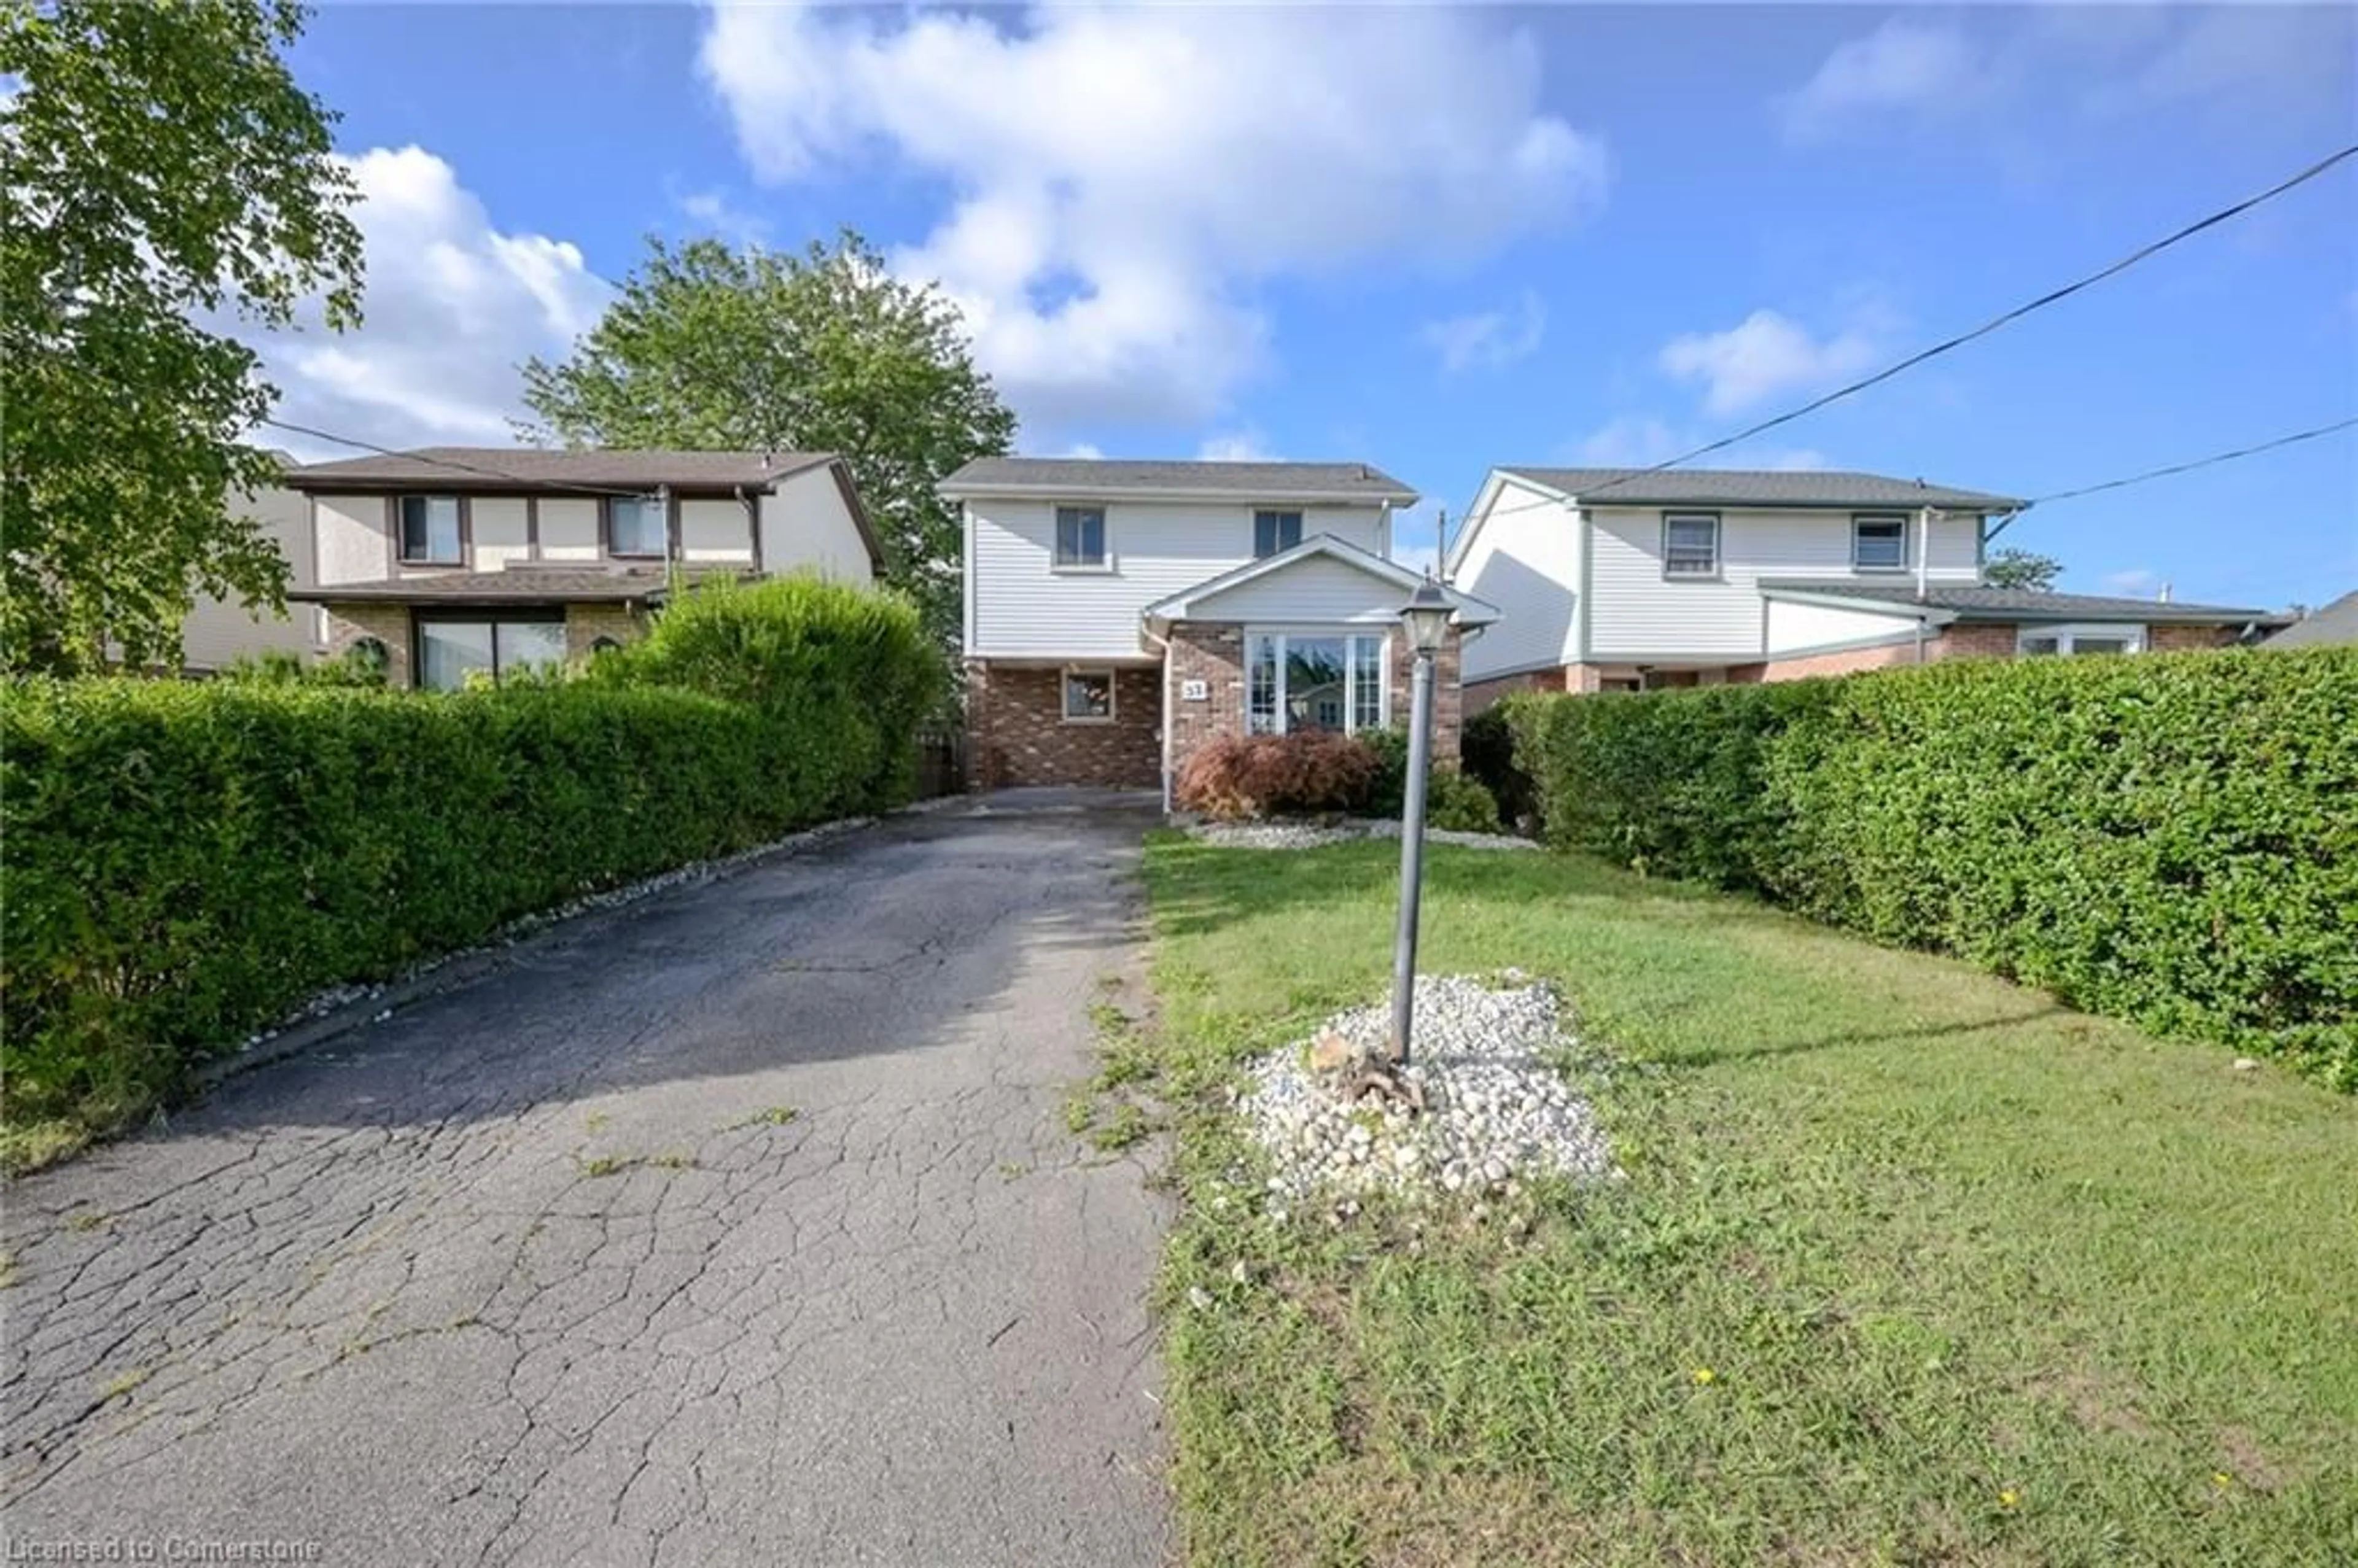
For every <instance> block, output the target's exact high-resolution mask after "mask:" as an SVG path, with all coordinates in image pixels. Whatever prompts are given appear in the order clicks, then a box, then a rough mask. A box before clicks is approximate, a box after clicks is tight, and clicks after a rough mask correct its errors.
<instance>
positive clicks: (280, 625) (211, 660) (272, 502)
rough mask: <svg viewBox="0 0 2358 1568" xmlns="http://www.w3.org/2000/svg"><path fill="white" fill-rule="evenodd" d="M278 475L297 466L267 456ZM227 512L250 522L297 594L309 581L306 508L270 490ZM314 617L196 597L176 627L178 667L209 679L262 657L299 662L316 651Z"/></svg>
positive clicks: (291, 495)
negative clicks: (281, 561) (278, 655)
mask: <svg viewBox="0 0 2358 1568" xmlns="http://www.w3.org/2000/svg"><path fill="white" fill-rule="evenodd" d="M270 455H271V456H272V457H273V458H275V459H276V460H277V461H278V464H279V467H280V468H282V469H286V468H292V467H294V466H295V460H294V458H293V457H292V456H291V455H289V454H287V453H286V452H273V453H271V454H270ZM230 510H231V511H232V513H233V514H235V515H237V516H240V517H245V518H250V519H252V520H253V522H254V524H255V525H256V526H257V527H259V528H260V529H261V531H262V535H263V537H264V538H265V539H268V540H269V541H270V543H271V544H272V545H273V546H276V548H277V551H278V553H279V555H280V556H281V557H284V558H285V560H286V562H287V587H289V588H290V589H293V588H300V587H302V586H303V585H305V584H307V583H308V582H310V581H311V580H312V576H313V574H312V568H311V509H310V503H308V502H307V501H306V500H305V499H304V498H303V497H302V496H301V495H299V494H297V492H294V491H291V490H288V489H286V488H285V487H283V486H278V485H273V486H270V487H268V488H265V489H263V490H258V491H255V492H253V493H251V494H247V495H240V496H238V497H237V498H236V499H235V500H234V501H233V503H231V507H230ZM316 620H317V612H316V611H312V610H310V609H308V608H305V607H301V606H290V607H289V609H288V611H287V613H284V614H280V613H277V612H275V611H271V610H269V609H267V608H256V607H254V606H251V605H248V604H246V603H244V602H243V601H242V600H235V599H221V598H216V597H214V596H213V595H211V594H203V593H200V594H199V595H198V596H197V600H196V602H195V603H194V604H193V605H191V606H190V607H189V613H188V616H187V618H186V619H184V620H183V621H182V622H180V665H181V668H182V669H183V670H185V671H186V672H187V673H189V675H213V674H217V673H219V672H220V671H222V670H224V669H226V668H228V667H229V666H230V665H233V664H235V663H237V662H238V661H239V660H240V659H245V658H251V657H254V656H257V655H259V654H269V653H281V654H294V655H295V656H296V657H297V658H303V657H307V656H308V655H309V654H311V653H312V652H313V651H314V638H313V635H312V633H313V631H314V629H315V628H314V623H315V622H316Z"/></svg>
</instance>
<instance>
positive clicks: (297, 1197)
mask: <svg viewBox="0 0 2358 1568" xmlns="http://www.w3.org/2000/svg"><path fill="white" fill-rule="evenodd" d="M1145 821H1146V818H1145V817H1144V816H1142V815H1141V814H1139V813H1137V812H1135V811H1120V810H1108V809H1101V808H1100V809H1092V810H1087V811H1081V812H1074V811H1066V810H1054V809H1050V810H1044V811H1037V810H1024V811H1014V812H1009V811H1005V810H991V811H986V812H984V813H981V814H976V813H973V812H969V811H966V810H963V809H961V810H959V811H956V812H953V813H946V814H942V815H936V816H916V817H904V818H900V819H896V820H894V821H892V822H891V823H889V824H887V825H885V826H882V827H876V828H871V829H866V830H862V831H860V832H858V833H855V834H852V835H849V836H847V837H846V838H840V839H838V840H834V841H832V842H830V843H827V845H825V846H824V847H821V848H818V849H814V850H812V851H810V852H807V853H806V854H804V855H801V856H797V857H795V858H792V859H787V860H779V861H774V862H772V863H770V864H768V865H766V866H763V867H761V868H759V869H756V870H752V871H746V872H742V873H741V874H739V875H736V876H734V877H732V878H730V879H728V880H725V881H719V882H714V883H709V884H707V885H705V886H703V887H700V888H693V889H687V890H682V891H679V892H672V893H668V894H665V895H662V896H660V897H658V898H655V899H653V900H649V901H647V902H645V903H641V904H639V905H637V906H635V907H633V908H632V909H630V910H628V911H624V912H621V913H618V914H611V915H607V916H600V917H596V918H594V919H590V920H586V921H582V922H577V923H575V924H573V925H568V926H565V927H562V928H559V929H557V930H555V931H552V932H549V933H546V934H544V935H542V936H540V937H538V938H536V939H535V940H534V941H532V942H531V943H528V944H526V945H525V946H523V947H521V948H520V949H519V950H518V952H517V954H516V957H515V961H514V964H513V965H512V966H510V967H508V968H504V969H503V970H501V971H500V972H498V973H496V974H493V975H492V976H491V977H489V978H487V979H481V980H478V981H476V982H475V983H473V984H471V985H470V986H468V987H466V988H464V989H459V990H456V991H451V992H447V993H445V994H443V995H440V996H438V997H433V998H429V999H427V1000H421V1001H419V1002H417V1003H416V1004H415V1005H413V1006H411V1007H408V1008H406V1009H402V1010H400V1011H396V1012H395V1013H394V1015H393V1016H391V1017H390V1018H387V1019H384V1020H383V1021H381V1022H374V1023H372V1024H371V1025H369V1026H368V1027H367V1028H365V1029H363V1030H362V1031H361V1032H359V1033H355V1034H352V1035H347V1036H345V1037H343V1038H342V1039H341V1040H338V1041H336V1042H332V1043H330V1044H326V1045H324V1046H322V1047H320V1048H319V1049H317V1050H315V1051H313V1052H311V1053H308V1054H304V1055H301V1056H298V1057H295V1058H292V1059H290V1060H288V1061H287V1062H284V1063H281V1064H279V1065H276V1066H272V1067H268V1068H265V1069H262V1070H260V1071H258V1072H256V1073H254V1074H251V1075H248V1076H243V1077H241V1078H238V1079H234V1080H232V1081H231V1082H230V1083H228V1084H227V1085H225V1086H223V1087H222V1088H220V1089H219V1090H217V1091H216V1092H215V1093H214V1094H213V1095H212V1096H211V1098H210V1099H209V1100H208V1101H206V1102H205V1103H204V1104H202V1105H201V1106H200V1107H198V1108H195V1109H193V1110H191V1111H189V1112H188V1113H185V1114H184V1115H182V1116H180V1117H179V1118H178V1119H176V1120H175V1122H174V1124H173V1125H172V1127H171V1128H170V1129H169V1130H168V1131H157V1132H155V1133H152V1134H150V1135H149V1136H146V1137H145V1138H142V1139H139V1140H136V1141H131V1142H127V1143H124V1144H120V1145H117V1146H115V1147H114V1148H111V1149H106V1150H102V1151H100V1152H96V1153H94V1154H92V1155H90V1156H87V1157H85V1158H83V1159H81V1160H80V1161H78V1162H74V1163H72V1164H70V1165H68V1166H65V1167H63V1168H60V1169H59V1170H56V1171H52V1172H49V1173H43V1174H40V1175H38V1176H35V1177H32V1178H30V1179H27V1180H25V1181H22V1182H19V1183H17V1184H15V1186H14V1187H13V1188H12V1190H11V1191H10V1192H9V1194H8V1196H7V1212H6V1216H5V1235H6V1246H7V1248H8V1251H9V1254H10V1258H9V1268H10V1271H11V1274H12V1278H11V1280H10V1282H9V1284H8V1287H7V1288H6V1289H5V1291H0V1314H5V1336H6V1341H7V1343H6V1369H5V1377H6V1382H5V1396H4V1397H0V1415H4V1416H5V1465H4V1466H0V1504H5V1531H6V1535H7V1536H8V1538H9V1542H8V1549H9V1551H10V1552H11V1553H16V1552H22V1551H23V1550H25V1548H26V1547H27V1545H29V1544H31V1543H38V1542H49V1541H90V1542H104V1541H118V1540H119V1541H125V1542H130V1543H138V1542H146V1543H151V1544H153V1545H154V1546H155V1547H156V1548H157V1550H158V1551H159V1552H160V1551H162V1550H163V1549H164V1546H165V1543H166V1542H168V1541H174V1540H177V1541H181V1542H203V1541H277V1542H285V1543H290V1544H291V1545H292V1547H293V1548H294V1549H295V1550H296V1551H297V1552H303V1551H304V1550H305V1548H304V1543H310V1542H316V1543H317V1550H316V1554H314V1555H302V1556H297V1557H294V1558H292V1559H289V1560H293V1561H311V1562H318V1563H399V1564H416V1563H557V1564H592V1563H657V1564H668V1563H695V1564H698V1565H706V1568H708V1565H712V1564H729V1563H795V1564H822V1563H895V1564H899V1563H907V1564H921V1563H922V1564H945V1565H946V1564H963V1563H974V1564H984V1563H991V1564H996V1563H1007V1564H1025V1565H1031V1564H1052V1563H1075V1564H1089V1565H1091V1568H1108V1565H1114V1564H1127V1563H1159V1562H1161V1561H1163V1558H1164V1557H1165V1555H1166V1527H1167V1515H1166V1509H1165V1503H1164V1494H1163V1482H1162V1469H1163V1465H1162V1454H1161V1446H1162V1445H1161V1435H1160V1433H1159V1430H1158V1426H1157V1422H1156V1411H1157V1409H1158V1407H1157V1405H1156V1404H1155V1402H1154V1398H1153V1392H1154V1382H1155V1366H1156V1360H1155V1357H1154V1354H1153V1349H1154V1343H1153V1336H1152V1333H1151V1332H1150V1327H1149V1321H1148V1316H1147V1313H1146V1307H1145V1302H1144V1292H1145V1291H1146V1289H1147V1286H1148V1281H1149V1280H1150V1277H1151V1275H1152V1270H1153V1267H1154V1261H1155V1256H1156V1250H1157V1247H1158V1243H1159V1238H1160V1234H1161V1231H1162V1227H1163V1214H1162V1213H1161V1211H1160V1209H1159V1207H1158V1205H1157V1203H1156V1201H1155V1200H1154V1199H1153V1198H1152V1196H1151V1195H1149V1194H1148V1193H1147V1192H1146V1190H1145V1189H1144V1186H1143V1184H1142V1180H1141V1170H1140V1168H1139V1167H1138V1166H1137V1165H1136V1164H1134V1163H1131V1162H1105V1161H1103V1160H1102V1158H1101V1157H1097V1156H1092V1155H1090V1154H1089V1153H1088V1152H1087V1151H1086V1150H1084V1149H1083V1148H1081V1147H1080V1146H1079V1145H1078V1144H1077V1143H1076V1141H1075V1140H1074V1139H1073V1138H1072V1137H1071V1136H1070V1135H1069V1134H1068V1133H1067V1132H1066V1131H1065V1130H1064V1127H1063V1123H1062V1118H1061V1106H1062V1098H1063V1094H1064V1091H1065V1088H1066V1087H1067V1086H1069V1085H1070V1084H1071V1083H1072V1082H1073V1081H1074V1080H1076V1079H1077V1078H1079V1077H1081V1076H1084V1075H1086V1074H1087V1071H1088V1070H1089V1067H1090V1050H1091V1044H1092V1031H1091V1025H1090V1023H1089V1021H1088V1018H1087V1009H1088V1006H1089V1004H1090V1002H1091V1001H1093V1000H1097V999H1098V998H1100V997H1105V996H1114V997H1119V996H1120V995H1122V994H1124V993H1125V992H1130V993H1133V994H1134V993H1135V991H1136V989H1137V987H1138V986H1139V985H1140V983H1141V982H1140V978H1139V976H1138V973H1137V970H1136V968H1135V967H1134V965H1135V960H1136V953H1135V946H1134V943H1135V935H1136V923H1137V919H1138V910H1137V908H1136V906H1135V903H1134V893H1133V891H1132V889H1131V887H1130V881H1129V878H1128V873H1129V871H1130V868H1131V866H1132V864H1133V862H1134V860H1135V858H1136V853H1137V848H1138V844H1139V839H1140V834H1141V827H1143V826H1144V824H1145ZM11 1560H12V1561H14V1560H16V1558H15V1557H14V1556H13V1555H12V1556H11Z"/></svg>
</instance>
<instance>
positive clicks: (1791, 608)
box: [1768, 599, 1931, 654]
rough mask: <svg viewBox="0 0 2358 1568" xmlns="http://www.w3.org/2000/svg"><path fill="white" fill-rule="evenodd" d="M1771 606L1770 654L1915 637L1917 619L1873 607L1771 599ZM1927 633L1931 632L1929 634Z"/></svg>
mask: <svg viewBox="0 0 2358 1568" xmlns="http://www.w3.org/2000/svg"><path fill="white" fill-rule="evenodd" d="M1926 634H1927V635H1928V636H1929V635H1931V633H1929V632H1928V633H1926ZM1915 635H1916V618H1915V617H1914V616H1912V615H1882V614H1877V612H1875V611H1870V610H1837V609H1835V608H1834V607H1833V606H1832V605H1828V604H1797V603H1795V602H1793V601H1792V600H1788V599H1772V600H1768V653H1769V654H1790V653H1796V652H1799V651H1801V650H1802V649H1805V648H1833V647H1842V646H1845V645H1848V644H1853V643H1873V642H1898V641H1900V640H1902V639H1913V638H1914V637H1915Z"/></svg>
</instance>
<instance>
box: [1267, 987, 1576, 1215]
mask: <svg viewBox="0 0 2358 1568" xmlns="http://www.w3.org/2000/svg"><path fill="white" fill-rule="evenodd" d="M1390 1023H1391V1009H1390V1002H1389V1000H1387V1001H1386V1002H1384V1003H1382V1004H1379V1005H1378V1006H1374V1007H1365V1008H1356V1009H1354V1010H1352V1011H1348V1012H1344V1013H1338V1014H1336V1016H1335V1017H1334V1018H1332V1019H1329V1020H1327V1022H1326V1025H1325V1027H1327V1028H1331V1029H1334V1030H1336V1032H1337V1033H1341V1034H1342V1035H1343V1036H1344V1037H1345V1038H1347V1039H1348V1040H1350V1041H1352V1042H1353V1043H1354V1044H1360V1045H1363V1046H1367V1047H1373V1046H1376V1045H1377V1044H1379V1043H1380V1042H1381V1041H1382V1040H1383V1039H1384V1038H1385V1036H1386V1034H1387V1033H1389V1031H1390ZM1415 1044H1416V1052H1415V1061H1414V1062H1413V1063H1412V1065H1410V1067H1409V1068H1408V1069H1407V1071H1406V1074H1405V1076H1406V1077H1407V1078H1408V1079H1409V1080H1411V1081H1412V1082H1413V1083H1415V1084H1416V1085H1417V1087H1418V1088H1419V1089H1420V1090H1421V1091H1422V1094H1423V1096H1424V1105H1425V1109H1424V1112H1423V1114H1422V1115H1417V1114H1412V1113H1410V1112H1408V1111H1406V1110H1404V1109H1403V1108H1401V1107H1399V1106H1397V1105H1395V1104H1392V1103H1390V1102H1389V1101H1385V1100H1383V1099H1380V1098H1378V1097H1375V1096H1372V1095H1371V1096H1369V1097H1368V1098H1365V1099H1363V1100H1362V1101H1361V1102H1360V1103H1359V1104H1357V1105H1348V1104H1346V1103H1344V1102H1343V1101H1342V1100H1341V1099H1340V1098H1337V1093H1336V1085H1335V1080H1334V1077H1333V1076H1330V1075H1322V1074H1317V1073H1314V1072H1312V1071H1311V1069H1310V1065H1309V1060H1310V1053H1309V1049H1308V1043H1307V1042H1306V1041H1304V1042H1296V1043H1295V1044H1292V1045H1289V1046H1286V1047H1285V1048H1284V1049H1282V1050H1280V1051H1276V1052H1273V1053H1271V1054H1269V1055H1267V1056H1263V1057H1260V1058H1259V1059H1258V1060H1256V1061H1254V1062H1252V1063H1251V1064H1249V1066H1248V1067H1247V1070H1246V1071H1247V1080H1248V1087H1247V1088H1246V1089H1245V1091H1244V1093H1243V1094H1242V1095H1241V1096H1240V1097H1239V1098H1238V1109H1239V1111H1241V1113H1242V1114H1243V1116H1244V1118H1245V1121H1246V1125H1247V1126H1248V1127H1249V1129H1250V1130H1251V1132H1252V1134H1253V1137H1254V1139H1255V1140H1256V1141H1258V1142H1259V1143H1260V1146H1261V1147H1262V1148H1264V1149H1265V1150H1267V1151H1268V1152H1269V1155H1270V1160H1271V1165H1272V1167H1273V1173H1272V1174H1271V1176H1270V1178H1269V1181H1268V1190H1269V1195H1270V1198H1271V1200H1272V1201H1275V1200H1281V1199H1282V1200H1287V1201H1289V1202H1292V1203H1309V1202H1312V1201H1313V1200H1325V1203H1326V1206H1327V1210H1328V1212H1334V1213H1356V1212H1357V1203H1356V1201H1355V1200H1356V1199H1357V1198H1358V1197H1360V1196H1364V1195H1368V1194H1369V1193H1373V1192H1378V1191H1386V1192H1394V1193H1402V1194H1409V1195H1415V1194H1420V1193H1422V1194H1430V1193H1432V1192H1433V1191H1435V1190H1436V1189H1438V1190H1439V1191H1442V1192H1446V1193H1458V1192H1466V1191H1471V1192H1473V1193H1475V1194H1477V1195H1479V1194H1488V1193H1498V1194H1507V1193H1509V1192H1519V1191H1520V1188H1521V1184H1522V1183H1523V1182H1524V1181H1526V1180H1528V1179H1529V1178H1530V1177H1531V1176H1534V1175H1562V1176H1571V1177H1575V1178H1581V1177H1598V1176H1605V1175H1608V1174H1609V1173H1611V1171H1612V1155H1611V1153H1610V1152H1609V1150H1608V1149H1607V1148H1606V1141H1605V1136H1604V1134H1603V1132H1602V1131H1601V1130H1599V1129H1598V1127H1597V1125H1596V1119H1595V1114H1594V1113H1593V1111H1592V1110H1591V1108H1590V1107H1589V1105H1588V1102H1587V1101H1586V1100H1585V1099H1584V1098H1581V1097H1580V1096H1579V1095H1578V1094H1575V1093H1574V1092H1573V1090H1572V1088H1571V1087H1570V1086H1569V1085H1567V1084H1566V1083H1565V1082H1564V1081H1563V1077H1562V1076H1560V1075H1559V1074H1558V1073H1557V1072H1556V1070H1555V1069H1554V1068H1553V1067H1552V1066H1550V1065H1548V1058H1549V1056H1550V1055H1551V1054H1554V1053H1557V1052H1561V1051H1562V1050H1563V1049H1565V1048H1566V1047H1567V1046H1569V1045H1571V1044H1573V1042H1572V1040H1571V1039H1570V1037H1569V1036H1568V1035H1566V1034H1565V1033H1564V1032H1563V1027H1562V1024H1561V1022H1560V1019H1559V1010H1558V1007H1557V1004H1556V999H1555V997H1554V995H1553V994H1552V992H1551V991H1550V990H1549V989H1547V988H1546V987H1545V986H1542V985H1521V986H1512V987H1509V988H1506V989H1489V988H1487V987H1485V986H1484V985H1482V984H1481V983H1480V982H1479V981H1476V980H1474V979H1467V978H1465V977H1461V976H1441V977H1435V976H1425V977H1421V978H1420V979H1418V980H1417V982H1416V1043H1415ZM1345 1205H1348V1207H1347V1208H1346V1207H1344V1206H1345ZM1276 1212H1278V1211H1276V1210H1272V1213H1276Z"/></svg>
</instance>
